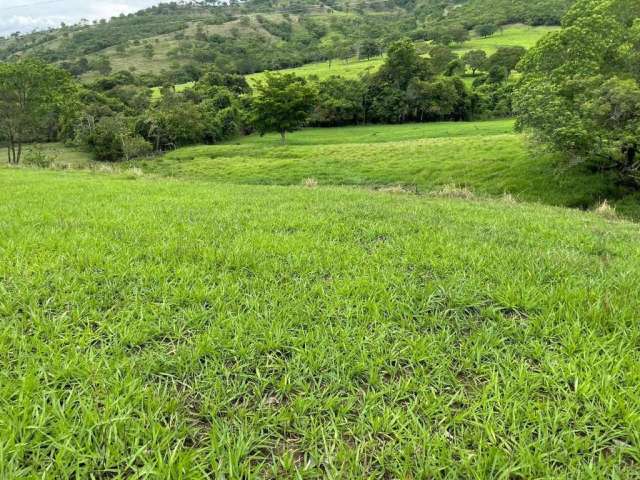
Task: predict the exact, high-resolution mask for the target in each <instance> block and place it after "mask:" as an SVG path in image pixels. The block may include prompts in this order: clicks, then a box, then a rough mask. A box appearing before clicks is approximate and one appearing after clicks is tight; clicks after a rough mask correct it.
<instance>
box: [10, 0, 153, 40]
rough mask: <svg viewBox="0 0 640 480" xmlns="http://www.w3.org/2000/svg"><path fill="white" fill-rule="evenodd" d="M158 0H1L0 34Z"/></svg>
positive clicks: (129, 9)
mask: <svg viewBox="0 0 640 480" xmlns="http://www.w3.org/2000/svg"><path fill="white" fill-rule="evenodd" d="M157 3H159V1H158V0H0V35H7V34H9V33H13V32H15V31H20V32H23V33H27V32H30V31H32V30H34V29H37V30H41V29H43V28H47V27H56V26H59V25H60V22H65V23H69V24H70V23H76V22H78V21H79V20H80V19H82V18H86V19H88V20H95V19H100V18H110V17H112V16H114V15H119V14H120V13H132V12H135V11H137V10H140V9H141V8H146V7H150V6H151V5H154V4H157Z"/></svg>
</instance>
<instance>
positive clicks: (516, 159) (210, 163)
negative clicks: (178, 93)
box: [138, 120, 636, 215]
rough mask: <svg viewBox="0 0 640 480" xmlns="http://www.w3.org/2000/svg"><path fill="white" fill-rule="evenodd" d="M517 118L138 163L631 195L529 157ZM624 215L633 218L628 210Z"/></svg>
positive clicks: (550, 193) (252, 176) (368, 129)
mask: <svg viewBox="0 0 640 480" xmlns="http://www.w3.org/2000/svg"><path fill="white" fill-rule="evenodd" d="M513 128H514V127H513V121H512V120H496V121H485V122H439V123H422V124H404V125H369V126H357V127H343V128H324V129H323V128H315V129H314V128H309V129H304V130H301V131H299V132H294V133H292V134H290V135H289V136H288V145H286V146H282V145H280V142H279V136H278V135H274V134H272V135H265V136H264V137H260V136H258V135H252V136H248V137H244V138H241V139H239V140H237V141H232V142H228V143H226V144H222V145H212V146H196V147H187V148H182V149H179V150H176V151H174V152H170V153H168V154H166V155H164V156H162V157H159V158H153V159H149V160H145V161H142V162H140V163H138V165H139V166H140V167H142V168H143V170H144V171H145V172H147V173H153V174H157V175H161V176H168V177H176V178H188V179H197V180H209V181H216V182H226V183H244V184H270V185H300V184H302V183H303V182H304V181H305V180H306V179H308V178H312V179H315V180H316V181H317V182H319V184H320V185H359V186H365V187H374V188H380V187H389V186H397V185H400V186H403V187H406V188H408V189H409V190H412V191H416V190H417V191H418V192H423V193H424V192H428V191H431V190H437V189H439V188H442V187H444V186H449V185H457V186H459V187H465V188H469V189H471V190H473V191H474V192H476V193H478V194H486V195H493V196H501V195H503V194H505V193H506V194H511V195H514V196H516V197H517V198H518V199H520V200H525V201H536V202H544V203H548V204H553V205H562V206H568V207H579V208H591V207H594V206H596V205H597V204H599V203H600V202H601V201H602V200H604V199H608V200H609V201H611V200H615V199H617V198H620V197H621V196H622V195H623V194H624V193H625V192H623V191H621V190H620V189H619V188H618V187H616V186H615V185H614V183H613V181H612V179H610V178H608V177H607V176H606V175H595V174H592V173H589V172H586V171H583V170H582V169H580V168H573V169H571V170H570V172H571V174H568V173H567V168H568V167H566V166H563V165H562V164H560V163H558V161H557V159H556V157H555V156H553V155H551V154H548V153H543V152H539V151H535V150H532V149H531V148H530V147H529V146H528V145H527V142H526V139H525V137H523V136H522V135H520V134H517V133H515V132H514V131H513ZM627 211H628V212H629V213H631V214H634V215H635V213H636V212H635V209H634V207H633V206H632V205H629V208H628V209H627Z"/></svg>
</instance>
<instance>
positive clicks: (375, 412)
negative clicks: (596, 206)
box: [0, 168, 640, 479]
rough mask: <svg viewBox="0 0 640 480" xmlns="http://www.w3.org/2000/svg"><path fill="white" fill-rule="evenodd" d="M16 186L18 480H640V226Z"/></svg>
mask: <svg viewBox="0 0 640 480" xmlns="http://www.w3.org/2000/svg"><path fill="white" fill-rule="evenodd" d="M0 183H1V184H2V185H3V188H2V189H0V218H2V226H3V228H2V230H3V235H2V236H1V237H0V252H2V255H0V292H1V293H2V295H0V299H1V300H0V316H2V318H8V319H11V321H10V322H5V323H4V325H3V327H2V328H1V329H0V343H1V344H2V345H3V346H4V347H5V348H3V349H2V352H3V353H1V354H0V358H1V361H2V364H3V367H4V368H2V369H0V377H1V381H0V413H1V414H2V416H1V418H2V419H3V420H2V421H0V435H1V437H2V439H3V442H1V443H0V456H1V458H3V459H4V460H3V462H1V463H0V476H2V477H3V478H16V477H18V476H33V477H42V476H43V475H44V476H47V475H48V476H51V477H54V478H71V477H76V478H88V477H92V476H93V477H96V478H97V477H114V478H119V477H130V476H136V475H138V476H156V477H158V478H194V479H199V478H203V479H204V478H220V477H223V476H226V477H228V478H239V477H246V478H250V477H253V476H261V477H267V478H299V477H311V478H313V477H324V476H332V477H336V478H338V477H339V478H364V477H376V478H377V477H385V476H386V477H390V478H391V477H393V478H411V477H413V478H415V477H421V476H424V477H430V476H436V477H437V476H439V475H440V474H441V473H442V472H444V471H446V472H447V473H448V474H450V475H453V476H456V477H468V476H474V477H476V478H496V477H509V476H512V477H513V476H521V477H525V478H534V477H536V478H539V477H547V478H551V477H553V478H558V477H582V476H585V477H586V476H590V475H591V476H593V475H594V474H595V475H597V476H605V477H622V478H624V477H629V476H631V475H632V474H633V471H635V468H636V463H637V461H638V454H637V446H636V445H635V443H634V442H635V433H636V432H637V431H638V429H640V425H639V424H638V416H637V414H636V413H637V412H638V411H640V404H639V402H638V396H637V395H636V385H637V383H638V375H639V372H638V363H637V361H636V360H637V359H636V355H635V345H636V343H637V332H636V330H637V328H636V324H637V311H638V309H639V308H640V303H639V299H640V296H638V295H630V292H634V291H635V290H636V288H637V285H638V283H639V282H640V269H639V268H638V266H639V265H640V257H639V254H638V249H637V245H638V243H639V242H640V235H639V233H638V229H637V225H635V224H630V223H625V222H611V221H607V220H604V219H602V218H600V217H598V216H596V215H594V214H592V213H583V212H578V211H571V210H566V209H561V208H551V207H545V206H540V205H527V204H514V203H507V202H503V201H484V200H483V201H479V200H472V201H469V200H460V199H449V198H436V197H418V196H411V195H393V194H388V193H379V192H372V191H366V190H356V189H348V188H315V189H313V188H311V189H310V188H304V187H265V186H233V185H213V184H211V183H199V182H193V183H192V182H184V181H175V180H149V179H145V178H141V179H138V180H131V179H124V178H118V177H114V176H112V175H90V174H78V173H68V172H66V173H61V172H45V171H39V172H38V171H28V170H16V169H6V168H2V169H0ZM44 199H46V201H45V200H44ZM354 453H355V454H354ZM595 472H597V473H595Z"/></svg>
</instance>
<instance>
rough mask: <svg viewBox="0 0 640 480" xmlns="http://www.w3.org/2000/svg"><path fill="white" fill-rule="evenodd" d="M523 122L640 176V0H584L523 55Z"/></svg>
mask: <svg viewBox="0 0 640 480" xmlns="http://www.w3.org/2000/svg"><path fill="white" fill-rule="evenodd" d="M520 69H521V70H522V72H523V77H522V79H521V80H520V83H519V85H518V88H517V89H516V92H515V97H514V108H515V110H516V112H517V114H518V116H519V119H518V125H519V127H520V128H521V129H528V130H530V131H531V132H532V133H533V134H534V135H535V137H536V138H537V139H539V140H540V141H542V142H544V143H546V144H548V145H550V146H552V147H554V148H555V149H556V150H558V151H560V152H562V153H564V154H566V155H568V156H570V157H571V158H573V159H574V160H579V161H588V162H591V163H595V164H596V165H597V166H598V167H599V168H608V169H616V170H617V171H619V172H620V173H621V174H622V175H623V176H624V178H625V179H634V180H635V181H636V182H639V181H640V165H639V163H638V158H637V152H638V147H639V145H638V142H639V138H640V87H639V81H640V0H605V1H602V0H580V1H579V2H577V3H576V4H575V5H574V7H573V8H572V9H571V10H570V11H569V12H568V13H567V15H566V17H565V19H564V22H563V28H562V30H560V31H558V32H554V33H553V34H550V35H548V36H547V37H546V38H544V39H543V40H542V41H541V42H540V43H539V44H538V45H537V46H536V47H535V48H533V49H532V50H531V51H530V52H529V53H528V54H527V55H526V56H525V58H524V59H523V60H522V62H521V64H520Z"/></svg>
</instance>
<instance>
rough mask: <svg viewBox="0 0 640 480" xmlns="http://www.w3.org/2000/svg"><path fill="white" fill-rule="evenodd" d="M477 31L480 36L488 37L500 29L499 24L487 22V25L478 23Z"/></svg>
mask: <svg viewBox="0 0 640 480" xmlns="http://www.w3.org/2000/svg"><path fill="white" fill-rule="evenodd" d="M475 31H476V35H478V36H479V37H482V38H487V37H490V36H491V35H493V34H494V33H496V32H497V31H498V26H497V25H496V24H494V23H487V24H485V25H478V26H477V27H476V28H475Z"/></svg>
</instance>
